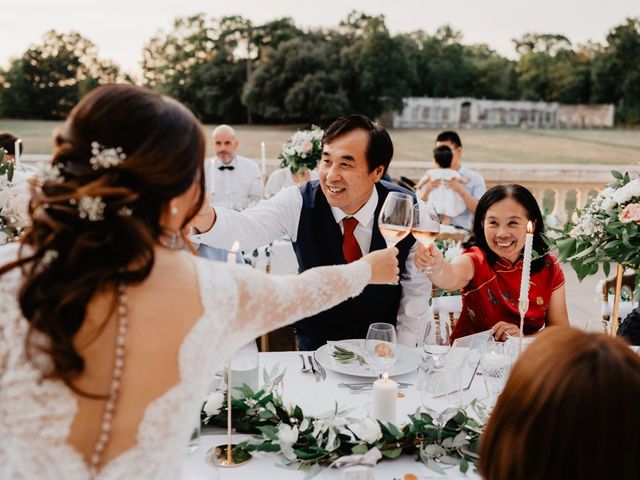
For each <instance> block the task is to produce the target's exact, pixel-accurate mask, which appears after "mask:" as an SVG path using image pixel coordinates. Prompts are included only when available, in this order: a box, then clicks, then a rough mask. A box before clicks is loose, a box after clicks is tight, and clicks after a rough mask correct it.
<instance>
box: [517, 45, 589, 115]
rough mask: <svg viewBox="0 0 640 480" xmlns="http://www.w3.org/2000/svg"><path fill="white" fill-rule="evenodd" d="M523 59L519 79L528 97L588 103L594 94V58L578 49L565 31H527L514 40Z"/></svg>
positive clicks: (518, 68)
mask: <svg viewBox="0 0 640 480" xmlns="http://www.w3.org/2000/svg"><path fill="white" fill-rule="evenodd" d="M513 42H514V44H515V47H516V50H517V51H518V53H520V59H519V60H518V64H517V66H516V72H517V73H518V83H519V85H520V88H521V91H522V98H524V99H525V100H536V101H538V100H540V101H548V102H554V101H555V102H562V103H586V102H588V101H589V97H590V82H591V80H590V74H589V72H590V68H591V58H590V56H589V55H588V54H586V50H584V49H582V51H581V50H580V49H579V50H577V51H576V50H574V49H573V47H572V45H571V42H570V41H569V39H567V38H566V37H565V36H563V35H556V34H533V33H528V34H525V35H524V36H523V37H522V38H520V39H515V40H513Z"/></svg>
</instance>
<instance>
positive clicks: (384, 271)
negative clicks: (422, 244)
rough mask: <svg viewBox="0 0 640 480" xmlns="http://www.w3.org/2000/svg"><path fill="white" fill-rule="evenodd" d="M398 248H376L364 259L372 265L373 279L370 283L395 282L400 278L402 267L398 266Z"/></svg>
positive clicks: (384, 283) (363, 258)
mask: <svg viewBox="0 0 640 480" xmlns="http://www.w3.org/2000/svg"><path fill="white" fill-rule="evenodd" d="M397 255H398V249H397V248H395V247H391V248H385V249H383V250H375V251H373V252H371V253H369V254H367V255H365V256H364V257H362V260H364V261H366V262H369V265H371V280H370V281H369V283H372V284H376V285H386V284H395V283H398V281H399V280H400V267H399V266H398V258H397Z"/></svg>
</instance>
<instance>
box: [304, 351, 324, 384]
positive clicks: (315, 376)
mask: <svg viewBox="0 0 640 480" xmlns="http://www.w3.org/2000/svg"><path fill="white" fill-rule="evenodd" d="M307 360H309V365H311V371H312V372H313V377H314V378H315V379H316V382H319V381H320V380H321V379H322V375H320V372H319V371H318V370H316V368H315V367H314V366H313V359H312V358H311V355H307Z"/></svg>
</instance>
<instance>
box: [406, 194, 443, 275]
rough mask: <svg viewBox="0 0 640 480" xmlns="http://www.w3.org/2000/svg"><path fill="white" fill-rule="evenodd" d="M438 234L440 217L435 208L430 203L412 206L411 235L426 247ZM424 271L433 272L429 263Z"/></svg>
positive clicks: (426, 272) (429, 273) (419, 203)
mask: <svg viewBox="0 0 640 480" xmlns="http://www.w3.org/2000/svg"><path fill="white" fill-rule="evenodd" d="M439 234H440V217H438V213H437V212H436V209H435V208H434V206H433V205H432V204H431V203H428V202H418V203H417V204H416V205H415V206H414V207H413V225H412V227H411V235H413V236H414V237H415V239H416V240H418V241H419V242H420V243H421V244H422V245H424V246H425V247H428V246H429V245H431V244H432V243H433V242H435V240H436V238H437V237H438V235H439ZM424 273H425V274H427V275H431V274H433V273H434V272H433V269H432V267H431V266H430V265H429V266H427V267H426V268H425V270H424Z"/></svg>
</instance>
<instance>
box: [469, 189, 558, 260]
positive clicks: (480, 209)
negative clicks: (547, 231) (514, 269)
mask: <svg viewBox="0 0 640 480" xmlns="http://www.w3.org/2000/svg"><path fill="white" fill-rule="evenodd" d="M505 198H511V199H512V200H514V201H516V202H517V203H519V204H520V205H522V207H523V208H524V209H525V211H526V212H527V219H528V220H531V221H532V222H533V249H534V250H535V251H536V253H537V254H538V255H539V257H538V258H537V259H535V260H534V261H533V262H531V271H533V272H539V271H540V270H542V268H543V267H544V264H545V261H546V259H545V258H544V257H545V255H546V254H547V253H548V251H549V247H548V245H547V243H546V242H545V240H544V238H543V233H544V220H543V219H542V212H541V211H540V207H539V206H538V202H537V201H536V199H535V197H534V196H533V194H532V193H531V192H530V191H529V190H527V189H526V188H525V187H523V186H522V185H518V184H516V183H512V184H509V185H496V186H495V187H492V188H490V189H489V190H487V191H486V192H485V194H484V195H483V196H482V197H481V198H480V200H479V201H478V206H477V207H476V213H475V215H474V217H473V232H472V234H473V235H472V240H471V242H470V243H471V244H473V245H476V246H478V247H480V248H481V249H482V250H484V252H485V253H486V255H487V260H488V262H489V264H490V265H493V264H494V263H495V262H496V260H498V256H497V255H496V254H495V253H493V251H492V250H491V249H490V248H489V245H488V244H487V239H486V237H485V235H484V217H485V216H486V215H487V210H489V208H490V207H491V206H492V205H493V204H494V203H497V202H499V201H501V200H504V199H505Z"/></svg>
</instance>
